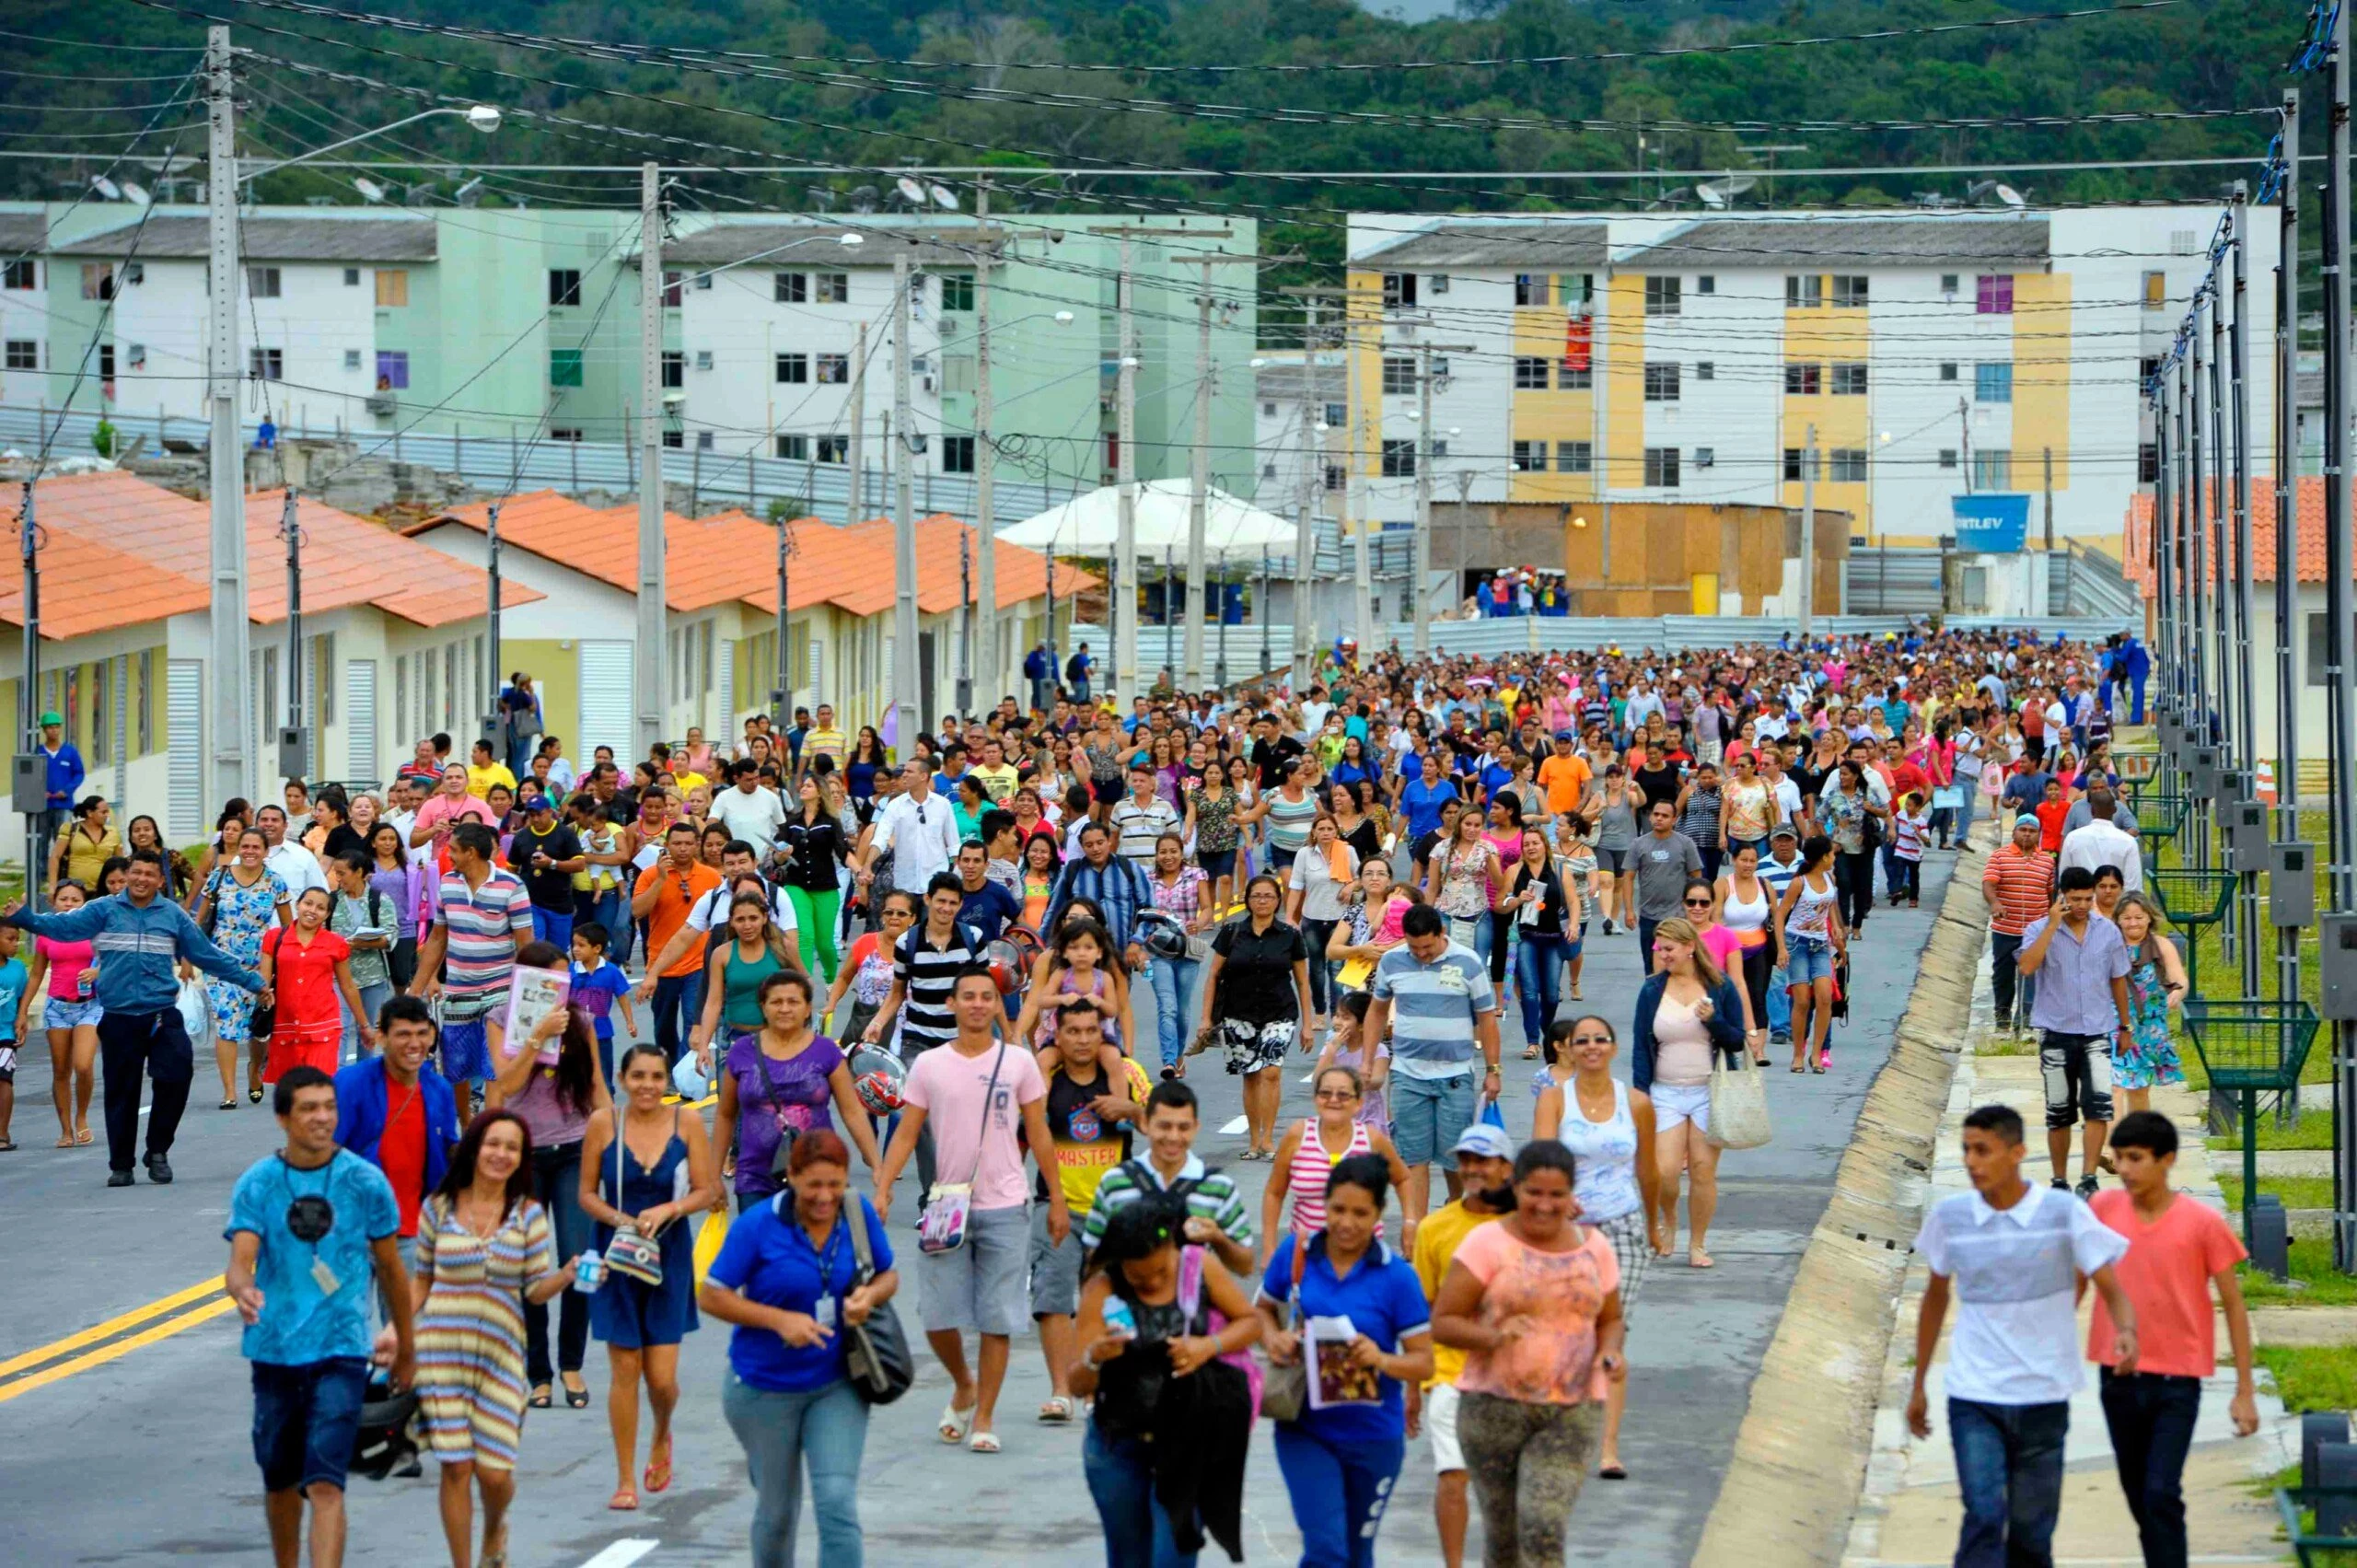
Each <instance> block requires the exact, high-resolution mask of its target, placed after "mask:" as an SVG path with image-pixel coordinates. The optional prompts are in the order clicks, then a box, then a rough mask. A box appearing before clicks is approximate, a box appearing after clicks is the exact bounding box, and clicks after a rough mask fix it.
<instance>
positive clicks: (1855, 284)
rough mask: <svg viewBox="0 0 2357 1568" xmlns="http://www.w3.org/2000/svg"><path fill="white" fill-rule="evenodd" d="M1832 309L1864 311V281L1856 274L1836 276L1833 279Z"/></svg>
mask: <svg viewBox="0 0 2357 1568" xmlns="http://www.w3.org/2000/svg"><path fill="white" fill-rule="evenodd" d="M1833 308H1835V309H1837V310H1864V308H1866V280H1865V279H1864V277H1863V276H1860V275H1858V274H1855V273H1850V274H1836V275H1835V277H1834V279H1833Z"/></svg>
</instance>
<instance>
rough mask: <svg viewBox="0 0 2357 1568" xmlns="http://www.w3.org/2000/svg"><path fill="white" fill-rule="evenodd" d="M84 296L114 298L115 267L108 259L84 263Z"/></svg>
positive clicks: (86, 297)
mask: <svg viewBox="0 0 2357 1568" xmlns="http://www.w3.org/2000/svg"><path fill="white" fill-rule="evenodd" d="M82 297H83V298H85V299H112V298H113V297H114V267H113V266H112V264H110V263H109V262H106V261H85V262H83V263H82Z"/></svg>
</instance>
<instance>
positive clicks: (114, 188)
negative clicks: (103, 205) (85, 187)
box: [90, 174, 122, 202]
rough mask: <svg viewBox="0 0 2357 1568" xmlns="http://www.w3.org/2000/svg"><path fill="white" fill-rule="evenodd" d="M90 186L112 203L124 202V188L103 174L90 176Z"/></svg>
mask: <svg viewBox="0 0 2357 1568" xmlns="http://www.w3.org/2000/svg"><path fill="white" fill-rule="evenodd" d="M90 184H91V187H92V188H93V189H94V190H96V191H97V192H98V193H99V195H101V196H104V197H105V198H106V199H107V200H108V201H110V202H120V201H122V186H120V185H117V184H116V183H115V182H114V181H113V180H109V179H108V178H107V177H106V176H105V175H103V174H94V175H92V176H90Z"/></svg>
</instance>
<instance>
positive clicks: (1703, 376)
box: [1694, 359, 1719, 381]
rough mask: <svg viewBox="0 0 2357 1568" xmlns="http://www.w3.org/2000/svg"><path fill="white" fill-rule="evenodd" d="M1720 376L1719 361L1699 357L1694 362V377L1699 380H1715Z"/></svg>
mask: <svg viewBox="0 0 2357 1568" xmlns="http://www.w3.org/2000/svg"><path fill="white" fill-rule="evenodd" d="M1718 378H1719V367H1718V365H1717V362H1715V361H1713V360H1708V359H1698V360H1696V361H1695V362H1694V379H1696V380H1697V381H1715V380H1717V379H1718Z"/></svg>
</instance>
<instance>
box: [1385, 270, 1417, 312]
mask: <svg viewBox="0 0 2357 1568" xmlns="http://www.w3.org/2000/svg"><path fill="white" fill-rule="evenodd" d="M1415 303H1416V274H1415V273H1384V274H1383V307H1384V308H1385V309H1387V310H1397V309H1399V308H1400V307H1401V306H1403V305H1413V304H1415Z"/></svg>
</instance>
